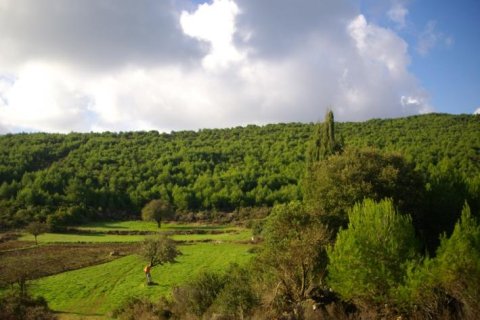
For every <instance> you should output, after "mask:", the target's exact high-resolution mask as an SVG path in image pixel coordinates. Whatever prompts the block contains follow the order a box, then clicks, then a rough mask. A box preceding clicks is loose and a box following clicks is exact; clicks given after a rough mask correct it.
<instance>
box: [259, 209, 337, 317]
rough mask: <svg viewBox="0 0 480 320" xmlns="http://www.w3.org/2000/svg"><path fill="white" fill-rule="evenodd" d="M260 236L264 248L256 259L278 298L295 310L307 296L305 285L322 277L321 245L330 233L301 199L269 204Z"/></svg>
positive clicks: (323, 257) (327, 239)
mask: <svg viewBox="0 0 480 320" xmlns="http://www.w3.org/2000/svg"><path fill="white" fill-rule="evenodd" d="M263 236H264V240H265V241H264V249H263V251H262V252H261V253H260V255H259V262H260V263H261V265H262V266H264V268H265V271H266V272H267V274H270V275H272V277H270V278H271V279H273V281H274V282H275V283H273V286H274V287H276V288H278V290H277V291H276V294H277V296H278V298H280V300H282V301H285V302H286V304H287V305H286V306H285V307H287V308H290V309H291V310H292V311H294V312H295V310H296V308H297V306H299V305H300V303H301V302H302V301H304V300H305V299H307V289H309V287H310V286H311V285H312V284H314V282H316V281H318V282H321V281H322V278H323V274H324V271H325V266H326V254H325V247H326V245H327V244H328V243H329V242H330V238H331V235H330V233H329V232H328V230H327V229H326V227H325V226H323V225H322V224H320V223H319V222H318V219H316V217H314V216H312V215H310V214H308V213H307V212H306V210H305V208H304V206H303V204H302V203H300V202H298V201H295V202H291V203H289V204H283V205H277V206H275V207H274V208H273V210H272V213H271V214H270V216H269V217H268V218H267V220H266V222H265V226H264V229H263ZM281 308H284V307H281Z"/></svg>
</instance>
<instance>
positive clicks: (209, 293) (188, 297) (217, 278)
mask: <svg viewBox="0 0 480 320" xmlns="http://www.w3.org/2000/svg"><path fill="white" fill-rule="evenodd" d="M224 286H225V277H224V276H223V275H220V274H218V273H215V272H203V273H201V274H199V275H198V276H197V277H196V278H195V279H194V280H193V281H191V282H190V283H188V284H186V285H184V286H182V287H178V288H175V289H174V291H173V297H174V299H175V303H176V307H175V309H174V313H177V314H179V313H180V314H182V313H186V314H192V315H196V316H197V317H200V316H202V315H203V314H204V313H205V312H207V310H208V309H209V308H210V307H211V306H212V305H213V303H214V301H215V299H216V298H217V296H218V294H219V293H220V292H221V291H222V289H223V287H224Z"/></svg>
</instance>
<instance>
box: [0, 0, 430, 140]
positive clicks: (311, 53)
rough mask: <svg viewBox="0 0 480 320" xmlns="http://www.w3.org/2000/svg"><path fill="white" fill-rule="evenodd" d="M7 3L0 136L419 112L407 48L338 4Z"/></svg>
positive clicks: (218, 0)
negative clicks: (329, 112) (332, 113)
mask: <svg viewBox="0 0 480 320" xmlns="http://www.w3.org/2000/svg"><path fill="white" fill-rule="evenodd" d="M0 1H1V0H0ZM12 1H13V0H3V2H1V3H3V4H6V3H7V4H12V3H13V2H12ZM17 1H19V2H18V3H19V7H15V8H14V7H13V6H7V7H6V8H7V9H5V8H3V9H0V21H1V22H0V25H1V26H3V27H4V28H6V29H5V30H7V31H6V32H5V34H6V35H7V36H6V37H5V39H8V41H9V43H10V45H11V48H12V50H9V49H8V48H9V47H8V46H7V45H6V44H5V43H2V44H0V49H2V50H0V61H2V63H0V132H1V131H2V130H3V132H5V131H7V130H13V131H18V130H42V131H60V132H68V131H72V130H74V131H91V130H95V131H98V130H112V131H116V130H141V129H142V130H149V129H157V130H162V131H169V130H181V129H197V128H205V127H227V126H236V125H245V124H248V123H257V124H261V123H270V122H290V121H316V120H319V119H320V118H321V117H323V114H324V112H325V109H326V108H327V107H331V108H333V109H334V111H335V112H336V118H337V119H338V120H340V121H346V120H365V119H368V118H372V117H396V116H403V115H408V114H415V113H420V112H425V111H428V110H431V107H430V106H429V103H428V95H427V94H426V93H425V92H424V90H423V89H422V88H421V87H420V86H419V85H418V83H417V81H416V79H415V77H414V76H413V75H412V74H411V73H409V71H408V65H409V63H410V59H409V56H408V46H407V44H406V42H405V41H404V40H403V39H402V38H401V37H399V35H398V34H396V33H395V32H394V31H392V30H389V29H386V28H383V27H381V26H379V25H376V24H374V23H372V22H369V21H367V19H366V18H365V17H364V16H363V15H362V14H361V13H360V12H358V11H357V10H356V9H355V7H353V6H352V5H351V4H350V3H349V2H348V1H346V0H345V1H344V0H342V1H338V0H325V1H315V0H309V1H303V2H301V3H299V4H296V5H295V6H294V7H292V4H291V1H288V0H278V1H276V2H275V5H274V6H272V5H271V4H267V3H266V2H263V1H254V0H237V1H235V2H234V1H233V0H214V1H213V2H211V3H205V4H201V5H198V6H193V5H192V4H189V5H188V6H181V5H182V4H183V3H184V2H179V1H177V2H170V1H161V3H162V4H159V2H158V1H153V0H141V1H139V2H135V1H133V0H125V2H122V3H121V4H118V2H115V3H114V0H105V1H101V2H98V1H93V0H88V1H87V0H85V1H86V2H88V3H90V2H89V1H93V2H92V3H94V4H92V3H90V4H91V5H92V6H93V9H92V8H90V7H89V6H88V5H84V3H85V2H83V1H80V2H78V1H73V0H66V1H65V2H68V4H75V6H74V8H71V7H68V6H67V4H65V5H64V2H55V1H53V0H45V2H43V4H44V5H46V6H47V7H49V6H50V7H49V8H48V9H44V8H40V7H39V6H40V5H37V3H36V2H28V1H26V0H17ZM15 3H17V2H15ZM165 3H168V5H167V4H165ZM171 3H173V5H170V4H171ZM53 4H55V6H54V7H52V6H53ZM53 8H55V10H54V12H53V13H52V14H51V15H50V16H49V15H47V10H53ZM94 9H95V10H98V11H99V12H94V11H95V10H94ZM2 10H3V11H2ZM34 10H40V11H38V15H39V17H37V15H34V14H33V12H34ZM10 11H12V12H10ZM75 12H76V13H75ZM142 13H145V14H146V18H145V19H142ZM100 15H105V21H104V22H102V19H101V18H100ZM27 17H28V19H31V21H30V20H28V19H27ZM47 17H48V18H47ZM2 18H4V19H3V20H2ZM123 18H125V19H123ZM16 19H17V20H16ZM82 19H85V21H86V22H87V23H89V22H91V23H94V24H95V28H96V30H93V29H91V28H90V27H87V26H84V25H83V22H82V21H83V20H82ZM27 21H29V23H27ZM125 21H129V23H125ZM75 25H76V26H77V27H80V31H79V33H78V35H77V34H75V32H73V30H74V26H75ZM34 29H38V30H34ZM50 29H51V30H54V36H55V37H56V38H55V37H53V36H52V37H50V36H49V34H48V33H47V31H48V30H50ZM62 30H63V31H62ZM93 31H95V32H96V33H97V34H91V33H92V32H93ZM120 31H125V32H126V34H127V35H122V34H123V33H122V32H120ZM70 37H71V39H70ZM37 38H38V39H37ZM67 38H68V41H63V40H65V39H67ZM130 38H132V39H130ZM55 39H60V40H55ZM62 39H63V40H62ZM124 40H125V41H126V42H124ZM77 51H78V52H77ZM109 57H110V59H109ZM2 75H3V76H2Z"/></svg>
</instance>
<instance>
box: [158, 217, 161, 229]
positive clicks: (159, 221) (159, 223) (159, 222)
mask: <svg viewBox="0 0 480 320" xmlns="http://www.w3.org/2000/svg"><path fill="white" fill-rule="evenodd" d="M157 227H158V228H159V229H160V228H161V227H162V219H158V220H157Z"/></svg>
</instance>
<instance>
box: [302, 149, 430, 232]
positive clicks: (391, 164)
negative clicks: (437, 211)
mask: <svg viewBox="0 0 480 320" xmlns="http://www.w3.org/2000/svg"><path fill="white" fill-rule="evenodd" d="M312 175H313V178H312V180H311V183H310V185H309V188H308V189H307V190H305V194H306V202H307V204H308V206H309V208H310V210H312V211H313V212H315V213H316V214H318V215H320V216H322V217H324V220H325V221H328V222H329V224H330V225H332V226H334V227H335V226H337V227H338V225H339V224H340V225H343V224H345V222H346V220H347V211H348V210H349V208H350V207H352V206H353V205H354V204H355V203H357V202H359V201H362V200H363V199H365V198H371V199H374V200H376V201H379V200H381V199H383V198H392V199H393V202H394V204H395V205H396V206H398V207H399V208H400V209H401V210H402V211H403V212H408V213H415V212H418V211H419V207H420V208H421V206H420V204H421V200H422V190H423V182H422V178H421V176H420V175H419V174H418V173H417V172H416V171H415V170H414V166H413V165H412V164H410V163H408V162H406V161H405V159H404V158H403V157H402V156H400V155H398V154H382V153H380V152H378V151H376V150H372V149H366V150H357V149H347V150H345V151H344V152H343V153H342V154H338V155H333V156H331V157H329V158H328V159H325V160H323V161H320V162H318V163H317V164H316V165H315V166H314V167H313V173H312Z"/></svg>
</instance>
